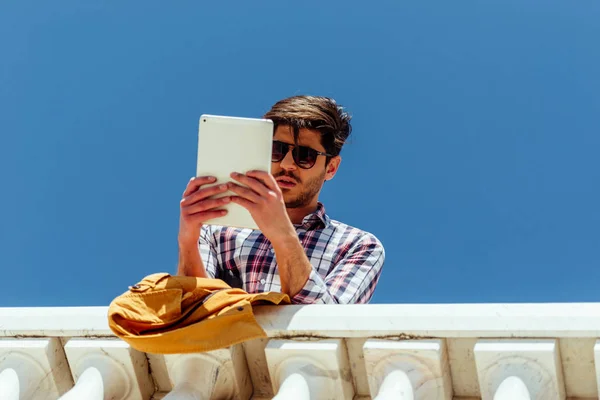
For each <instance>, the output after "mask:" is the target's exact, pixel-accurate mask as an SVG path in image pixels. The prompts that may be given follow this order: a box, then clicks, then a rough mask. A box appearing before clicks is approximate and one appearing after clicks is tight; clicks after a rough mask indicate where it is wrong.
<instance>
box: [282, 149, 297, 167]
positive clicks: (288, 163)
mask: <svg viewBox="0 0 600 400" xmlns="http://www.w3.org/2000/svg"><path fill="white" fill-rule="evenodd" d="M279 165H280V166H281V168H283V169H286V170H295V169H296V168H297V166H296V163H295V162H294V157H293V156H292V151H291V149H290V151H288V152H287V154H286V155H285V157H283V160H281V162H280V163H279Z"/></svg>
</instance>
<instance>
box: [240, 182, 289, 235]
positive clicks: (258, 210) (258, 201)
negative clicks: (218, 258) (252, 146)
mask: <svg viewBox="0 0 600 400" xmlns="http://www.w3.org/2000/svg"><path fill="white" fill-rule="evenodd" d="M231 177H232V178H233V179H235V180H236V181H238V182H240V183H242V184H244V185H246V186H247V187H243V186H240V185H238V184H236V183H233V182H230V183H229V190H231V191H232V192H233V193H235V194H237V196H232V197H231V201H232V202H233V203H236V204H239V205H241V206H242V207H244V208H245V209H246V210H248V211H249V212H250V214H251V215H252V218H254V221H255V222H256V224H257V225H258V227H259V228H260V230H261V231H262V233H263V234H264V235H265V236H266V237H267V239H269V240H270V241H271V243H272V244H275V242H276V241H277V240H279V239H283V240H285V239H289V238H290V237H291V238H297V234H296V230H295V229H294V225H293V224H292V222H291V221H290V217H289V216H288V214H287V211H286V209H285V202H284V201H283V194H282V193H281V189H280V188H279V186H278V185H277V181H275V178H273V175H271V174H269V173H268V172H264V171H250V172H248V173H246V174H245V175H243V174H237V173H233V174H231ZM296 241H297V239H296Z"/></svg>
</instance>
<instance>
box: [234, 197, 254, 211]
mask: <svg viewBox="0 0 600 400" xmlns="http://www.w3.org/2000/svg"><path fill="white" fill-rule="evenodd" d="M231 202H232V203H236V204H239V205H240V206H242V207H244V208H245V209H246V210H248V211H250V209H251V208H252V207H253V206H254V205H255V204H254V203H253V202H251V201H249V200H246V199H244V198H243V197H239V196H232V197H231Z"/></svg>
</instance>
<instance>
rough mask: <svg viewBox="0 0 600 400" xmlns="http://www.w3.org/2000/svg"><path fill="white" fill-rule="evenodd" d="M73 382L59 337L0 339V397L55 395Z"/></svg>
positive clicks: (9, 399)
mask: <svg viewBox="0 0 600 400" xmlns="http://www.w3.org/2000/svg"><path fill="white" fill-rule="evenodd" d="M72 386H73V380H72V378H71V374H70V371H69V365H68V363H67V361H66V359H65V354H64V352H63V349H62V346H61V344H60V341H59V340H58V339H56V338H48V339H0V399H2V400H21V399H27V400H38V399H40V400H41V399H48V398H58V397H59V396H60V395H62V394H63V393H65V392H66V391H67V390H69V389H70V388H71V387H72Z"/></svg>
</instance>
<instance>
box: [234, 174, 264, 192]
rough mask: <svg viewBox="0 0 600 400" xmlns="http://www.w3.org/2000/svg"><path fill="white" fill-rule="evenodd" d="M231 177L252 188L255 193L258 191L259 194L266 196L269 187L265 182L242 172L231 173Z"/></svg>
mask: <svg viewBox="0 0 600 400" xmlns="http://www.w3.org/2000/svg"><path fill="white" fill-rule="evenodd" d="M231 177H232V178H233V179H235V180H236V181H238V182H240V183H243V184H244V185H246V186H248V187H249V188H250V189H252V190H254V191H255V192H256V193H258V194H259V195H261V196H266V195H267V193H268V192H269V188H268V187H267V186H265V184H264V183H263V182H262V181H260V180H258V179H255V178H250V177H248V176H246V175H242V174H238V173H233V174H231Z"/></svg>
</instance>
